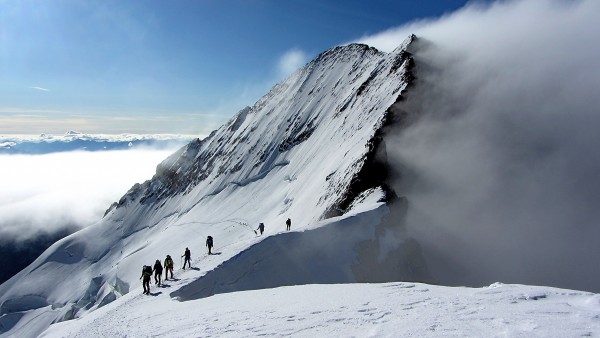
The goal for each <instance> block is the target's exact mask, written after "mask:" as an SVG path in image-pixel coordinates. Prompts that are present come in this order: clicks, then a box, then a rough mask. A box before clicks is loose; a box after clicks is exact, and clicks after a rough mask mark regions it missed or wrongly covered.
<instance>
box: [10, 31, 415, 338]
mask: <svg viewBox="0 0 600 338" xmlns="http://www.w3.org/2000/svg"><path fill="white" fill-rule="evenodd" d="M415 39H416V38H415V37H414V36H411V37H409V38H408V39H407V40H406V41H404V42H403V43H402V44H401V45H400V46H399V47H398V48H397V49H396V50H395V51H394V52H392V53H383V52H380V51H378V50H376V49H375V48H372V47H369V46H366V45H361V44H350V45H347V46H340V47H335V48H332V49H330V50H328V51H325V52H323V53H321V54H320V55H319V56H317V57H316V58H315V59H314V60H313V61H311V62H310V63H308V64H307V65H306V66H304V67H303V68H302V69H300V70H298V71H297V72H295V73H294V74H292V75H291V76H290V77H289V78H288V79H286V80H285V81H283V82H281V83H279V84H277V85H276V86H274V87H273V88H272V89H271V91H270V92H269V93H268V94H266V95H265V96H264V97H263V98H261V99H260V100H259V101H258V102H256V103H255V104H254V105H253V106H252V107H246V108H244V109H242V110H241V111H240V112H238V113H237V114H236V115H235V116H234V117H233V118H232V119H231V120H230V121H229V122H228V123H226V124H225V125H223V126H222V127H221V128H219V129H218V130H216V131H214V132H213V133H211V134H210V136H208V137H207V138H205V139H203V140H199V139H197V140H194V141H192V142H191V143H189V144H188V145H186V146H184V147H183V148H181V149H180V150H179V151H177V152H176V153H174V154H173V155H171V156H170V157H169V158H167V159H166V160H165V161H164V162H162V163H161V164H160V165H159V166H158V167H157V170H156V174H155V175H154V177H153V178H152V179H151V180H149V181H146V182H144V183H142V184H136V185H135V186H134V187H132V188H131V189H130V191H129V192H127V194H125V196H123V197H122V198H121V199H120V200H119V201H118V203H115V204H113V205H112V206H111V207H110V208H109V209H108V210H107V212H106V214H105V217H104V218H103V219H102V220H100V221H99V222H98V223H96V224H94V225H92V226H90V227H88V228H86V229H84V230H81V231H79V232H77V233H75V234H73V235H71V236H69V237H67V238H64V239H63V240H61V241H59V242H57V243H56V244H54V245H53V246H52V247H50V248H49V249H48V250H47V251H46V252H45V253H44V254H42V255H41V256H40V257H39V258H38V259H37V260H36V261H35V262H34V263H32V264H31V265H30V266H29V267H27V268H26V269H24V270H23V271H21V272H20V273H19V274H17V275H16V276H14V277H13V278H12V279H10V280H9V281H7V282H5V283H4V284H2V285H1V286H0V304H1V306H0V313H1V314H2V320H1V326H0V330H1V331H0V332H3V333H17V332H18V333H19V334H20V335H26V336H27V335H37V334H39V333H40V332H42V331H43V330H45V328H46V327H48V326H49V325H50V324H51V323H54V322H57V321H63V320H68V319H72V318H76V317H81V316H84V315H85V314H86V313H87V312H89V311H93V310H95V309H98V308H100V307H102V306H104V305H106V304H108V303H110V302H112V301H114V300H116V299H117V298H120V297H122V296H123V295H125V294H127V293H129V292H130V291H132V290H133V289H134V288H136V289H137V287H138V286H139V280H138V279H139V273H140V270H141V267H142V265H144V264H152V262H154V261H155V260H156V259H159V260H162V259H164V257H165V256H166V255H167V254H171V255H172V256H173V257H176V256H177V255H178V254H181V253H182V252H183V249H184V248H185V247H188V246H189V247H190V248H191V249H192V255H193V257H195V258H196V261H195V262H196V263H197V264H200V267H199V269H200V271H199V272H195V270H194V271H190V273H193V272H195V273H198V274H199V276H198V277H194V278H191V277H190V279H189V280H186V283H183V284H185V285H183V284H182V285H181V288H179V289H176V288H173V289H171V290H169V291H170V292H171V295H172V296H173V297H177V298H178V299H180V300H185V299H191V298H197V297H202V296H203V295H204V296H207V295H211V294H214V293H219V292H227V291H232V290H241V289H256V288H264V287H272V286H278V285H292V284H302V283H315V282H353V281H385V280H397V279H398V278H399V277H400V276H406V275H404V273H407V272H408V271H411V273H412V274H413V275H411V276H409V277H411V278H414V275H415V274H417V275H419V274H422V273H425V272H424V270H420V267H418V266H410V267H409V266H406V264H405V265H404V266H403V265H402V262H399V261H397V260H391V261H390V260H388V259H387V258H386V254H385V252H383V251H381V250H378V246H379V244H378V241H377V238H378V236H383V235H382V232H383V229H382V228H379V230H377V229H376V228H375V226H376V225H377V224H381V222H380V221H377V220H380V219H382V218H384V217H386V216H385V215H386V214H388V213H389V210H388V211H386V210H387V209H381V208H377V206H380V205H382V204H381V202H383V201H390V200H391V199H393V198H394V196H395V195H394V193H393V192H392V191H391V190H390V189H389V188H387V187H386V185H385V183H384V182H385V175H386V168H385V167H386V163H385V145H384V144H383V143H382V142H381V140H380V137H379V135H380V133H381V131H382V128H384V126H385V125H386V123H388V122H389V121H390V119H392V118H393V116H391V115H393V114H394V109H393V107H394V104H396V103H397V102H399V101H401V100H402V99H403V96H402V95H403V91H404V90H406V88H407V87H408V86H409V85H410V84H411V80H412V79H413V75H412V73H411V69H412V65H413V59H412V56H411V53H410V52H409V49H410V48H409V47H410V46H411V44H412V43H413V42H414V41H415ZM365 203H366V204H365ZM398 203H399V204H400V205H402V200H401V199H400V200H399V201H398ZM361 205H363V207H361ZM364 205H367V206H364ZM373 208H376V209H375V211H373V212H374V214H372V215H370V216H362V217H365V218H366V219H368V218H371V219H372V220H371V221H368V220H363V222H362V223H361V222H358V221H357V220H350V221H348V222H342V223H340V224H338V225H335V224H337V223H335V220H336V219H339V220H342V219H344V217H350V216H351V215H356V214H357V213H358V211H360V210H362V211H365V210H372V209H373ZM400 209H402V208H400ZM353 210H354V212H352V211H353ZM331 217H336V218H334V219H333V221H334V223H335V224H334V225H331V220H330V221H327V219H329V218H331ZM288 218H290V219H291V220H292V226H291V228H292V232H285V233H283V234H282V233H281V232H282V231H283V230H284V222H285V220H286V219H288ZM259 222H262V223H264V224H265V225H266V228H267V230H266V232H265V235H266V236H264V237H256V236H255V234H254V233H253V231H252V230H253V229H254V228H255V227H256V226H257V225H258V223H259ZM328 224H329V225H328ZM341 224H346V225H345V226H344V225H341ZM362 224H367V226H363V225H362ZM298 229H301V230H304V231H303V232H300V233H298V232H294V230H298ZM311 229H316V230H311ZM321 229H324V230H321ZM309 230H310V231H309ZM207 235H212V236H213V237H214V238H215V242H216V244H215V245H216V248H221V249H220V250H221V251H220V252H219V254H221V255H218V256H211V257H209V259H207V260H203V261H199V260H198V259H199V258H200V257H203V256H204V254H200V252H202V251H203V248H204V242H203V241H204V239H205V238H206V236H207ZM272 238H274V239H272ZM263 239H264V240H263ZM320 241H329V243H328V245H327V247H320V248H314V247H313V246H314V245H315V243H320ZM303 242H310V243H312V244H311V245H313V246H311V245H304V246H303V247H304V248H313V250H310V253H307V252H306V251H304V252H296V253H295V254H292V253H293V250H292V253H290V252H287V253H288V254H289V255H290V256H289V257H287V260H283V261H279V262H280V263H281V262H284V261H285V262H288V263H286V265H287V267H288V268H287V270H285V269H284V267H280V266H279V265H277V262H276V261H275V260H274V258H276V257H282V255H285V254H286V250H281V248H282V245H284V246H285V245H292V246H293V245H299V244H300V243H303ZM294 243H295V244H294ZM341 247H347V248H346V249H345V250H346V251H344V252H346V254H345V256H344V255H343V254H342V251H343V250H341V249H340V248H341ZM407 247H410V246H407ZM276 248H279V249H276ZM413 249H414V250H409V251H407V252H404V254H407V255H413V256H414V255H417V256H418V248H414V247H413ZM315 250H317V251H319V250H320V251H319V252H321V253H322V256H321V258H320V259H319V260H320V263H319V265H318V269H319V270H318V272H322V271H326V270H328V271H329V273H328V274H327V275H323V274H322V273H317V272H315V271H312V270H311V269H313V266H314V264H313V260H314V258H313V256H312V255H313V254H314V253H315ZM264 251H266V252H264ZM338 254H339V255H341V256H344V257H345V258H344V259H345V260H344V259H342V260H340V257H338ZM260 255H264V256H260ZM265 257H270V258H269V259H270V260H271V262H272V263H273V264H272V265H271V268H273V266H277V267H278V269H284V270H279V271H273V272H272V273H271V270H269V267H265V268H264V269H263V270H260V271H258V270H257V271H255V272H256V273H261V274H263V277H264V278H262V279H260V280H259V279H256V278H254V279H252V278H251V277H247V278H245V279H243V278H242V277H240V278H242V279H243V280H240V281H239V283H237V284H236V281H235V280H229V279H227V278H226V277H225V276H223V277H218V276H221V275H222V274H223V273H222V271H223V270H224V269H225V268H226V267H227V266H228V265H230V264H233V266H235V264H236V263H235V261H238V262H241V261H243V262H247V263H248V264H255V263H256V262H255V261H253V260H255V259H261V260H262V259H264V258H265ZM377 257H379V258H377ZM417 258H418V257H417ZM265 261H268V259H267V260H265ZM413 261H418V259H416V260H414V259H413ZM252 262H254V263H252ZM292 262H293V263H292ZM176 263H179V262H176ZM290 264H291V265H290ZM377 265H379V267H377ZM257 266H260V264H259V265H257ZM217 267H218V268H217ZM421 268H422V267H421ZM243 269H244V267H243V266H241V267H240V266H237V267H235V269H234V270H236V271H241V270H243ZM367 270H372V272H369V273H367V272H366V271H367ZM211 271H213V272H212V273H211ZM300 272H302V273H300ZM186 273H187V271H186ZM230 275H231V274H230ZM271 277H273V278H271ZM219 278H220V279H226V280H227V281H228V283H229V284H228V286H227V287H224V286H223V285H224V284H222V285H221V286H219V285H216V284H215V285H213V286H212V287H210V288H207V287H206V285H204V284H205V283H207V281H208V280H214V279H219ZM262 280H270V281H269V282H268V283H263V282H261V281H262ZM186 285H187V286H186ZM236 285H239V287H237V286H236ZM25 323H27V328H25Z"/></svg>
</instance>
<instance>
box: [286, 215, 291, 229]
mask: <svg viewBox="0 0 600 338" xmlns="http://www.w3.org/2000/svg"><path fill="white" fill-rule="evenodd" d="M285 225H286V229H287V230H288V231H289V230H290V229H291V228H292V220H291V219H289V218H288V219H287V221H285Z"/></svg>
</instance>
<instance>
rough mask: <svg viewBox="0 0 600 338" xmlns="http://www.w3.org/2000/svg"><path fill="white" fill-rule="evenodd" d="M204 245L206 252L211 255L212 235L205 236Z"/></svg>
mask: <svg viewBox="0 0 600 338" xmlns="http://www.w3.org/2000/svg"><path fill="white" fill-rule="evenodd" d="M206 246H207V247H208V254H209V255H212V247H213V238H212V236H208V237H206Z"/></svg>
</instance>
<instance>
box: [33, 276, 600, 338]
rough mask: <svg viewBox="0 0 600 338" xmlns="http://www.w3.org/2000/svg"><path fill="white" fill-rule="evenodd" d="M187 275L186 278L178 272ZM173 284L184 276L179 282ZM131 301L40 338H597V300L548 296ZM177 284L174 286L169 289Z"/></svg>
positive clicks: (502, 288) (292, 292)
mask: <svg viewBox="0 0 600 338" xmlns="http://www.w3.org/2000/svg"><path fill="white" fill-rule="evenodd" d="M187 273H189V274H192V273H194V271H193V270H192V271H189V272H187ZM182 275H183V276H182V278H184V276H185V275H186V273H183V274H182ZM167 283H168V284H167V285H165V286H164V287H163V288H156V287H154V286H153V291H152V295H153V296H144V295H141V294H140V293H138V292H133V293H131V294H129V295H126V296H125V297H122V298H120V299H118V300H117V301H115V302H113V303H112V304H109V305H107V306H105V307H103V308H101V309H99V310H97V311H95V312H92V313H90V314H88V315H87V316H85V317H83V318H80V319H76V320H72V321H67V322H63V323H59V324H54V325H52V326H51V327H50V328H49V329H48V330H47V331H46V332H45V333H44V334H42V336H45V337H124V336H128V337H139V336H161V335H170V336H175V337H188V336H208V337H210V336H219V337H222V336H231V337H235V336H261V335H276V336H277V335H294V336H329V337H332V336H361V337H366V336H414V337H423V336H476V337H498V336H508V337H580V336H595V335H598V334H600V295H598V294H591V293H586V292H579V291H570V290H563V289H556V288H549V287H536V286H524V285H503V284H494V285H491V286H490V287H485V288H463V287H443V286H433V285H426V284H419V283H385V284H330V285H304V286H289V287H280V288H275V289H265V290H255V291H244V292H234V293H227V294H220V295H215V296H212V297H209V298H204V299H199V300H193V301H187V302H178V301H176V300H173V299H171V298H170V297H169V295H168V293H169V289H170V286H169V285H170V284H172V282H167ZM175 283H177V282H175Z"/></svg>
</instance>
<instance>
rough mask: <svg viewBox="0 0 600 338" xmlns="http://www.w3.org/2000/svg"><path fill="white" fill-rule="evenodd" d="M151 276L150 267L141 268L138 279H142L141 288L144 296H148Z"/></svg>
mask: <svg viewBox="0 0 600 338" xmlns="http://www.w3.org/2000/svg"><path fill="white" fill-rule="evenodd" d="M151 276H152V267H150V266H149V265H144V267H143V268H142V276H141V277H140V279H142V278H143V279H142V286H143V287H144V294H145V295H149V294H150V277H151Z"/></svg>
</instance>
